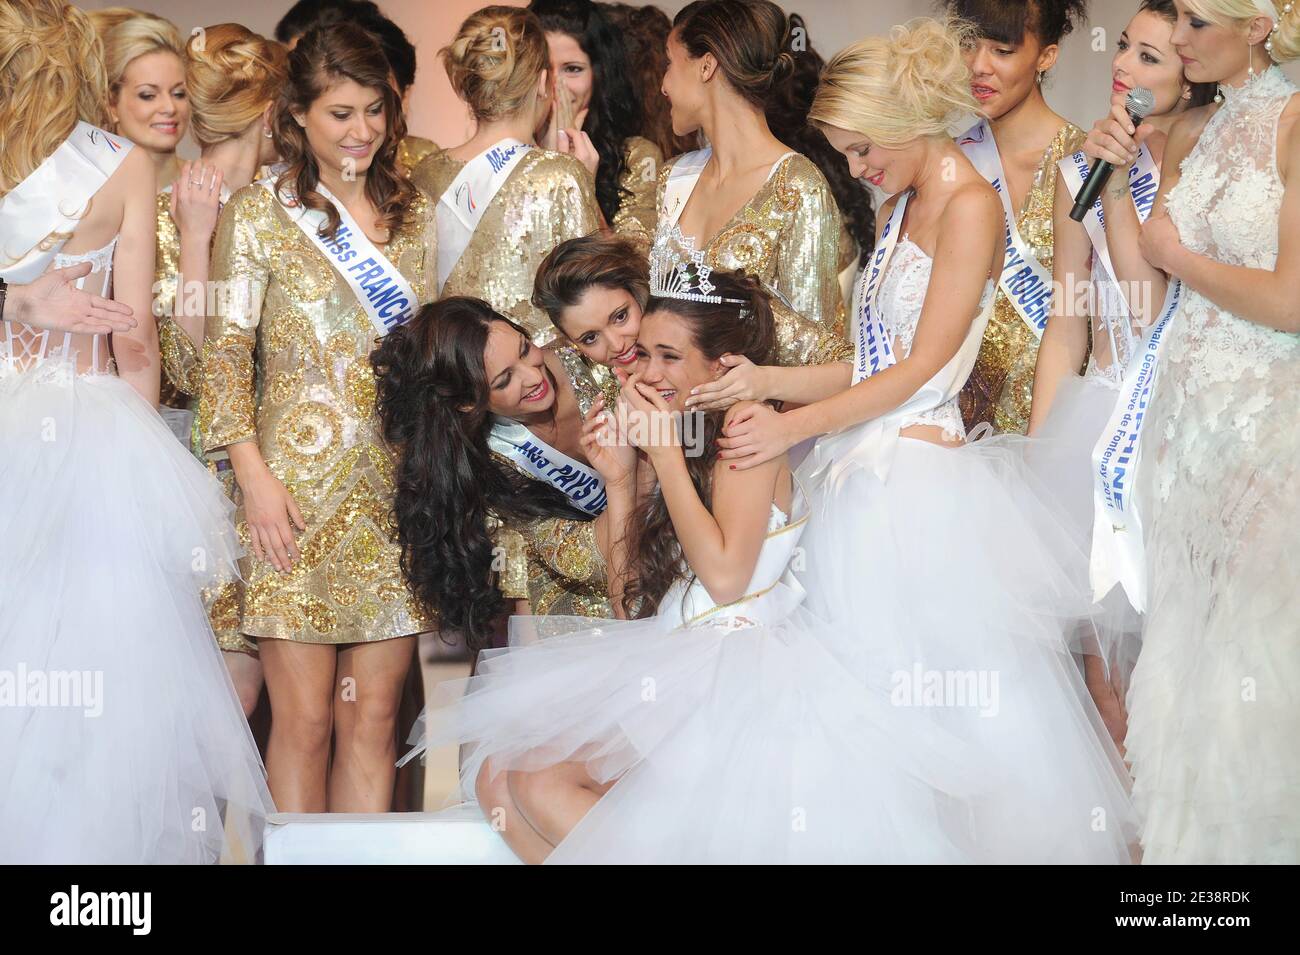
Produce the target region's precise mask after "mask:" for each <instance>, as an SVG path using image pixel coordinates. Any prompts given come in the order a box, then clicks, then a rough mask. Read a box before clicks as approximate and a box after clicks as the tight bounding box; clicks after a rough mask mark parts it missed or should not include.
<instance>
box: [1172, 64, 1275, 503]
mask: <svg viewBox="0 0 1300 955" xmlns="http://www.w3.org/2000/svg"><path fill="white" fill-rule="evenodd" d="M1295 91H1296V88H1295V86H1294V84H1292V83H1291V81H1290V80H1288V79H1287V78H1286V76H1285V75H1284V74H1283V73H1282V71H1281V70H1279V69H1278V68H1276V67H1272V68H1270V69H1269V70H1267V71H1266V72H1264V73H1263V74H1261V75H1260V76H1259V77H1257V78H1256V79H1255V80H1253V81H1251V82H1249V83H1247V84H1246V85H1245V86H1244V87H1242V88H1241V89H1233V88H1231V87H1225V88H1224V95H1225V102H1224V104H1223V106H1221V107H1220V108H1219V110H1218V112H1216V113H1215V114H1214V116H1212V117H1211V118H1210V120H1209V122H1207V123H1206V125H1205V129H1204V131H1203V132H1202V133H1201V137H1200V139H1199V140H1198V141H1197V143H1196V146H1195V147H1193V149H1192V151H1191V153H1190V154H1189V155H1188V156H1187V158H1186V159H1184V160H1183V163H1182V167H1181V170H1182V176H1181V178H1180V179H1179V181H1178V183H1177V184H1176V185H1175V186H1174V188H1173V189H1171V190H1170V192H1169V198H1168V208H1169V214H1170V216H1171V217H1172V219H1173V221H1174V224H1175V225H1176V226H1177V227H1178V231H1179V235H1180V236H1181V238H1182V242H1183V245H1185V246H1186V247H1187V248H1189V249H1191V250H1192V251H1194V252H1199V253H1201V254H1203V255H1206V256H1209V257H1210V258H1212V259H1215V260H1217V261H1219V262H1224V263H1226V264H1228V265H1236V266H1243V267H1246V268H1252V269H1272V268H1273V267H1274V264H1275V263H1276V262H1277V251H1278V219H1279V216H1280V212H1281V207H1282V194H1283V189H1284V187H1283V184H1282V181H1281V178H1280V177H1279V175H1278V168H1277V155H1276V151H1277V123H1278V118H1279V117H1280V116H1281V114H1282V110H1283V108H1284V107H1285V106H1286V104H1287V102H1288V101H1289V100H1290V98H1291V96H1292V94H1293V93H1295ZM1186 296H1187V297H1186V303H1185V304H1184V306H1183V308H1182V311H1181V312H1180V313H1179V314H1178V315H1177V316H1176V318H1175V319H1174V321H1173V322H1172V323H1171V327H1170V330H1169V338H1168V340H1167V342H1166V344H1165V349H1164V352H1165V354H1164V357H1163V358H1162V363H1163V365H1164V366H1165V371H1163V372H1162V380H1161V382H1160V385H1159V387H1160V389H1162V390H1163V392H1164V395H1163V398H1164V399H1166V400H1167V401H1168V402H1169V409H1170V412H1171V414H1172V415H1174V416H1175V417H1177V416H1178V414H1179V410H1180V409H1181V407H1182V405H1183V404H1184V403H1185V402H1186V401H1187V400H1188V398H1189V397H1190V396H1192V395H1195V394H1196V393H1198V392H1204V391H1205V389H1206V388H1207V387H1208V386H1211V385H1218V386H1222V387H1221V388H1220V389H1219V393H1218V396H1217V398H1216V399H1215V400H1214V402H1213V403H1212V405H1211V406H1209V407H1207V408H1206V409H1205V410H1207V411H1208V412H1209V414H1210V419H1209V420H1208V421H1206V422H1205V424H1206V425H1207V426H1208V427H1209V429H1211V430H1218V429H1219V428H1221V427H1231V428H1233V429H1236V430H1237V431H1238V432H1239V434H1240V437H1241V439H1242V440H1243V441H1246V442H1252V441H1253V440H1254V438H1253V434H1254V431H1255V428H1256V418H1257V416H1258V415H1260V414H1265V413H1269V414H1279V413H1280V414H1288V413H1290V411H1292V410H1294V409H1286V408H1270V406H1271V405H1272V404H1273V401H1274V398H1275V396H1276V395H1277V394H1278V389H1280V388H1282V387H1284V386H1286V385H1287V384H1288V383H1289V381H1290V380H1291V376H1293V375H1295V373H1296V370H1297V364H1296V363H1297V361H1300V336H1296V335H1293V334H1289V333H1287V332H1281V331H1276V330H1274V329H1271V328H1266V327H1265V326H1263V325H1260V324H1257V323H1255V322H1250V321H1247V320H1245V319H1242V318H1238V317H1237V316H1235V315H1233V314H1231V313H1230V312H1226V311H1223V310H1222V309H1220V308H1219V307H1218V306H1217V305H1215V304H1214V303H1213V302H1211V301H1210V300H1209V299H1208V298H1206V297H1205V296H1203V295H1201V294H1199V293H1198V292H1196V291H1194V290H1192V289H1188V290H1187V292H1186ZM1266 409H1268V410H1266ZM1176 427H1177V424H1176V422H1175V421H1170V422H1168V424H1167V427H1166V431H1165V433H1164V434H1163V435H1157V436H1156V437H1157V438H1158V439H1165V440H1167V439H1169V438H1172V437H1173V436H1174V430H1175V429H1176ZM1157 461H1158V464H1157V467H1158V470H1159V483H1158V486H1157V491H1158V493H1159V495H1160V496H1161V497H1162V498H1164V497H1167V496H1168V494H1169V493H1170V490H1171V488H1172V486H1173V484H1174V482H1175V469H1177V468H1182V469H1196V470H1199V469H1203V468H1211V469H1213V468H1217V467H1218V466H1219V462H1217V461H1215V460H1213V459H1211V458H1203V457H1201V456H1200V455H1194V456H1190V457H1182V456H1170V455H1161V456H1159V457H1158V458H1157Z"/></svg>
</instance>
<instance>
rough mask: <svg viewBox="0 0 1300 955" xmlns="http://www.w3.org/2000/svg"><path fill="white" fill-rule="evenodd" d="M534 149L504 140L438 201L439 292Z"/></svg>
mask: <svg viewBox="0 0 1300 955" xmlns="http://www.w3.org/2000/svg"><path fill="white" fill-rule="evenodd" d="M532 148H533V147H532V146H531V145H529V144H528V143H525V142H521V141H520V140H518V139H503V140H501V141H500V142H499V143H497V144H496V145H494V146H493V147H492V148H491V149H489V150H487V151H486V152H483V153H480V154H479V155H477V156H475V157H474V158H473V159H471V160H469V162H467V163H465V166H464V168H463V169H461V171H460V174H459V175H457V176H456V178H455V179H453V180H452V181H451V185H450V186H448V187H447V191H446V192H444V193H443V194H442V197H441V198H440V199H439V200H438V210H437V217H438V293H439V294H441V293H442V287H443V286H444V285H446V284H447V278H448V276H450V275H451V270H452V269H454V268H455V267H456V263H457V262H459V261H460V257H461V256H462V255H463V254H464V253H465V249H466V247H467V246H468V245H469V242H470V239H472V238H474V230H475V229H477V228H478V224H479V222H480V221H482V219H483V214H484V213H485V212H487V208H488V206H489V205H491V203H492V200H493V198H495V197H496V194H497V193H498V192H499V191H500V189H501V187H502V186H504V185H505V183H506V180H507V179H509V178H510V174H511V173H512V172H514V169H515V166H516V165H518V163H519V160H521V159H523V158H524V156H526V155H527V154H528V151H529V150H530V149H532Z"/></svg>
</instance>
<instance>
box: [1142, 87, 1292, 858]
mask: <svg viewBox="0 0 1300 955" xmlns="http://www.w3.org/2000/svg"><path fill="white" fill-rule="evenodd" d="M1223 92H1224V96H1225V101H1224V103H1223V105H1222V106H1220V107H1219V109H1218V110H1217V111H1216V112H1215V113H1214V115H1213V116H1211V117H1210V119H1209V121H1208V122H1207V123H1206V124H1205V128H1204V129H1203V130H1202V132H1201V135H1200V138H1199V139H1198V140H1197V142H1196V145H1195V146H1194V147H1193V148H1192V150H1191V152H1190V153H1189V154H1188V156H1187V158H1186V159H1184V160H1183V163H1182V167H1181V171H1182V176H1181V178H1180V180H1179V181H1178V183H1177V184H1176V185H1175V186H1174V188H1172V189H1171V190H1170V191H1169V198H1168V209H1169V213H1170V216H1171V217H1172V219H1173V222H1174V224H1175V225H1176V226H1177V227H1178V231H1179V234H1180V236H1181V239H1182V242H1183V244H1184V245H1185V246H1186V247H1187V248H1189V249H1191V250H1193V251H1195V252H1198V253H1200V254H1202V255H1205V256H1207V257H1209V258H1211V259H1214V260H1216V261H1218V262H1223V263H1226V264H1228V265H1231V266H1236V267H1244V268H1250V269H1261V270H1271V269H1273V268H1274V267H1275V265H1276V262H1277V253H1278V231H1279V220H1280V215H1281V209H1282V199H1283V191H1284V186H1283V183H1282V181H1281V179H1280V178H1279V175H1278V167H1277V159H1276V149H1277V128H1278V119H1279V117H1280V116H1281V114H1282V110H1283V108H1284V107H1285V106H1286V104H1287V102H1288V101H1289V100H1290V98H1291V96H1292V95H1293V94H1294V93H1295V87H1294V86H1293V85H1292V83H1291V82H1290V81H1289V80H1287V79H1286V77H1285V76H1284V75H1283V74H1282V73H1281V71H1280V70H1278V69H1277V68H1276V67H1271V68H1270V69H1268V70H1267V71H1265V72H1264V73H1263V74H1260V75H1259V76H1258V77H1256V78H1255V79H1254V80H1251V81H1249V82H1248V83H1246V84H1245V85H1244V86H1243V87H1241V88H1238V89H1232V88H1224V90H1223ZM1290 188H1292V189H1296V188H1300V184H1297V183H1291V184H1290ZM1167 335H1168V337H1167V338H1166V339H1165V342H1164V346H1163V348H1162V351H1161V357H1160V364H1159V372H1158V376H1157V379H1156V384H1155V394H1154V396H1153V398H1152V400H1151V404H1150V406H1149V408H1148V411H1147V420H1146V424H1145V425H1144V429H1145V431H1146V438H1145V439H1144V443H1143V446H1142V454H1141V458H1140V463H1139V466H1138V477H1137V497H1136V500H1137V502H1138V504H1139V507H1140V509H1141V514H1142V521H1143V542H1144V545H1145V556H1144V562H1145V565H1146V569H1147V578H1148V588H1147V589H1148V600H1147V614H1146V619H1145V625H1144V627H1143V631H1142V652H1141V655H1140V656H1139V657H1138V662H1137V666H1136V668H1135V669H1134V671H1133V679H1132V685H1131V688H1130V690H1129V694H1128V699H1127V703H1128V710H1129V723H1128V735H1127V736H1126V738H1125V748H1126V754H1125V755H1126V758H1127V759H1128V761H1129V763H1130V764H1131V766H1132V768H1133V779H1134V784H1133V798H1134V802H1135V804H1136V805H1137V807H1138V810H1139V812H1140V813H1141V815H1142V817H1143V830H1142V846H1143V861H1144V862H1147V863H1178V864H1187V863H1193V864H1207V863H1209V864H1221V863H1227V862H1231V863H1238V864H1240V863H1251V864H1255V863H1264V862H1288V863H1294V862H1295V861H1296V859H1297V858H1300V806H1298V805H1297V802H1296V800H1295V798H1294V794H1295V792H1296V791H1297V790H1298V789H1300V756H1298V754H1300V750H1297V747H1296V745H1295V739H1296V733H1297V732H1298V731H1300V706H1298V705H1297V699H1296V695H1295V692H1294V688H1295V686H1296V685H1297V684H1298V683H1300V640H1297V637H1300V631H1298V630H1297V621H1298V620H1300V575H1298V574H1297V568H1298V566H1300V565H1297V563H1296V559H1295V528H1296V491H1295V488H1296V482H1297V480H1300V473H1298V472H1297V463H1298V462H1300V449H1298V448H1297V440H1296V430H1295V410H1296V407H1297V406H1300V336H1298V335H1294V334H1288V333H1285V332H1280V331H1276V330H1274V329H1270V328H1266V327H1265V326H1263V325H1260V324H1257V323H1255V322H1250V321H1247V320H1246V319H1244V318H1240V317H1238V316H1236V315H1233V314H1232V313H1230V312H1228V311H1226V310H1224V309H1222V308H1220V307H1219V306H1217V305H1215V304H1214V302H1212V301H1210V299H1209V298H1207V297H1206V296H1204V295H1202V294H1201V293H1199V292H1197V291H1196V290H1194V289H1190V288H1186V287H1185V288H1184V300H1183V305H1182V306H1181V308H1180V310H1179V312H1178V313H1177V314H1176V315H1174V316H1173V318H1171V319H1170V322H1169V326H1168V332H1167ZM1256 684H1257V685H1258V691H1257V692H1256V691H1255V690H1254V686H1255V685H1256ZM1248 692H1249V695H1248ZM1243 701H1249V702H1243ZM1243 781H1245V782H1243Z"/></svg>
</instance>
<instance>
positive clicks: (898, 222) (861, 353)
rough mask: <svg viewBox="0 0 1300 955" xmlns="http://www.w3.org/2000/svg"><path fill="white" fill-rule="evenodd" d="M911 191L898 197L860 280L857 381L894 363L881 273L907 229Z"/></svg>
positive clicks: (856, 311) (855, 309) (856, 299)
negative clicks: (881, 300)
mask: <svg viewBox="0 0 1300 955" xmlns="http://www.w3.org/2000/svg"><path fill="white" fill-rule="evenodd" d="M911 195H912V194H911V192H910V191H909V192H905V193H903V194H902V195H900V196H899V197H898V203H897V204H896V205H895V206H894V211H893V213H892V214H891V215H890V217H889V221H888V222H886V223H885V227H884V228H883V229H881V230H880V239H879V240H878V241H877V242H876V247H875V249H873V250H872V252H871V259H870V261H868V262H867V264H866V265H865V266H864V267H863V269H862V278H861V279H860V280H859V281H858V287H857V291H856V293H855V295H854V299H853V314H854V315H855V316H856V317H857V329H856V331H857V336H856V337H857V354H856V355H855V357H854V361H853V383H854V384H855V385H856V384H857V383H858V382H859V381H862V379H864V378H869V377H870V376H871V375H874V374H875V373H876V372H878V371H880V369H882V368H888V367H889V366H890V365H892V364H893V363H894V349H893V346H892V345H891V344H890V341H889V333H888V332H887V331H886V329H885V323H884V321H883V320H882V319H881V317H880V309H878V308H877V307H876V297H877V296H878V295H879V293H880V277H881V276H882V275H884V272H885V269H886V268H887V267H888V265H889V261H890V259H892V258H893V257H894V248H895V247H896V246H897V245H898V236H899V233H900V232H902V230H903V214H904V213H905V212H906V210H907V200H908V199H909V198H911Z"/></svg>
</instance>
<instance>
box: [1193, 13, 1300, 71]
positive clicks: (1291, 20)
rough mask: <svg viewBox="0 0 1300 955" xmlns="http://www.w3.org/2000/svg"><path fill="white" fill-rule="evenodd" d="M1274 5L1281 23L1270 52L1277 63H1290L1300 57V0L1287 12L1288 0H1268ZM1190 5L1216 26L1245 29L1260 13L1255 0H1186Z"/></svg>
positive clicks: (1271, 40) (1275, 19)
mask: <svg viewBox="0 0 1300 955" xmlns="http://www.w3.org/2000/svg"><path fill="white" fill-rule="evenodd" d="M1265 3H1271V4H1272V5H1273V9H1274V14H1273V23H1274V25H1275V26H1276V27H1277V29H1276V30H1274V31H1273V33H1272V34H1270V36H1269V38H1268V41H1269V47H1270V49H1269V51H1268V52H1269V56H1270V57H1272V59H1273V62H1274V63H1289V62H1290V61H1292V60H1295V59H1300V0H1293V2H1292V4H1291V12H1290V13H1283V12H1282V8H1283V7H1285V6H1286V0H1265ZM1186 4H1187V9H1188V10H1189V11H1190V12H1191V13H1193V14H1194V15H1196V16H1198V17H1200V18H1201V19H1202V20H1205V21H1207V22H1209V23H1213V24H1214V25H1215V26H1221V27H1229V28H1232V27H1237V28H1238V29H1241V30H1242V31H1243V32H1244V31H1245V29H1246V24H1247V23H1248V22H1249V21H1250V20H1251V19H1252V18H1254V17H1257V16H1260V15H1261V14H1260V12H1259V7H1257V6H1256V5H1255V2H1254V0H1186Z"/></svg>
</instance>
